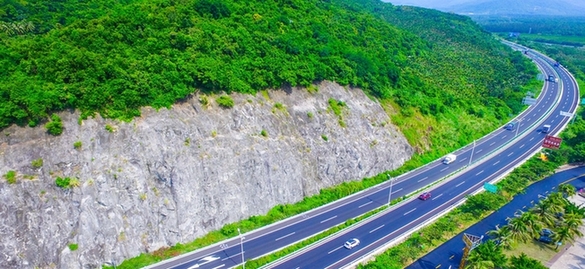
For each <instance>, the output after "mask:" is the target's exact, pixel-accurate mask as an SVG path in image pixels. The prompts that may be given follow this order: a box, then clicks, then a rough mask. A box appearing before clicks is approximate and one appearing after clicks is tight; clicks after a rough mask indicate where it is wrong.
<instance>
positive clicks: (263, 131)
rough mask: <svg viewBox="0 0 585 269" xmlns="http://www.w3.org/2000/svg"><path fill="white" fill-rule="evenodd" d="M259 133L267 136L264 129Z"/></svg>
mask: <svg viewBox="0 0 585 269" xmlns="http://www.w3.org/2000/svg"><path fill="white" fill-rule="evenodd" d="M260 135H262V136H263V137H268V133H267V132H266V130H262V131H261V132H260Z"/></svg>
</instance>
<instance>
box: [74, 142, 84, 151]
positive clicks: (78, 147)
mask: <svg viewBox="0 0 585 269" xmlns="http://www.w3.org/2000/svg"><path fill="white" fill-rule="evenodd" d="M82 145H83V144H82V143H81V141H75V143H73V148H75V149H81V146H82Z"/></svg>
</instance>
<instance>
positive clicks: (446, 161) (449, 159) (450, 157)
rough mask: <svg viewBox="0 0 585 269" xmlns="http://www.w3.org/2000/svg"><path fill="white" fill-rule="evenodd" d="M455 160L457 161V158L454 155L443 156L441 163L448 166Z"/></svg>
mask: <svg viewBox="0 0 585 269" xmlns="http://www.w3.org/2000/svg"><path fill="white" fill-rule="evenodd" d="M455 160H457V156H456V155H455V154H447V156H445V158H444V159H443V163H444V164H450V163H452V162H454V161H455Z"/></svg>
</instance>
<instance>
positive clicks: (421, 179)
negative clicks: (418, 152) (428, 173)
mask: <svg viewBox="0 0 585 269" xmlns="http://www.w3.org/2000/svg"><path fill="white" fill-rule="evenodd" d="M427 178H429V177H423V178H421V179H419V180H418V182H421V181H423V180H425V179H427Z"/></svg>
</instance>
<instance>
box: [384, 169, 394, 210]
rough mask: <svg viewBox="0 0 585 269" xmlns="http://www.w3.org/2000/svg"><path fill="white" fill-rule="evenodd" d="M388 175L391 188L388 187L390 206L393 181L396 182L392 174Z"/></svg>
mask: <svg viewBox="0 0 585 269" xmlns="http://www.w3.org/2000/svg"><path fill="white" fill-rule="evenodd" d="M386 175H387V176H388V179H390V189H388V207H390V202H392V183H393V182H394V179H393V178H392V177H390V174H386Z"/></svg>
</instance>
